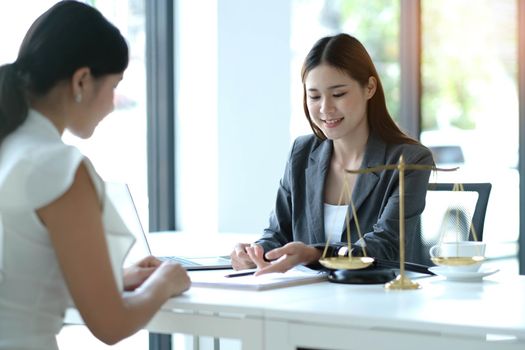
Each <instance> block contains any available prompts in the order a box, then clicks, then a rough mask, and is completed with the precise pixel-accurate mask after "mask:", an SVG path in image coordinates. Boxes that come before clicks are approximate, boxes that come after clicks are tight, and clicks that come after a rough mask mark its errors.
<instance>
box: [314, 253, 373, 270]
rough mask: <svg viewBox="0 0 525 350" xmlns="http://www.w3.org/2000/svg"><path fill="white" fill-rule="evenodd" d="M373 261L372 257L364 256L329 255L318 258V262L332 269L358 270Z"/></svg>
mask: <svg viewBox="0 0 525 350" xmlns="http://www.w3.org/2000/svg"><path fill="white" fill-rule="evenodd" d="M373 262H374V258H371V257H368V256H364V257H355V256H352V257H345V256H338V257H331V258H324V259H320V260H319V263H320V264H321V265H323V266H324V267H327V268H329V269H333V270H359V269H364V268H366V267H368V266H370V265H372V263H373Z"/></svg>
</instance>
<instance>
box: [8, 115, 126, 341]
mask: <svg viewBox="0 0 525 350" xmlns="http://www.w3.org/2000/svg"><path fill="white" fill-rule="evenodd" d="M81 162H83V163H84V164H85V166H86V168H87V169H88V172H89V174H90V176H91V178H92V180H93V183H94V185H95V188H96V190H97V194H98V196H99V199H100V202H101V207H102V208H103V211H102V215H103V223H104V229H105V234H106V239H107V242H108V247H109V251H110V252H109V254H110V256H111V264H112V268H113V272H114V275H115V277H116V279H117V284H118V286H119V288H121V289H122V264H123V262H124V258H125V256H126V255H127V253H128V251H129V249H130V248H131V246H132V244H133V242H134V237H133V235H132V234H131V232H130V231H129V230H128V228H127V227H126V225H125V224H124V222H123V221H122V219H121V218H120V216H119V215H118V214H117V211H116V210H115V207H114V206H113V204H112V203H111V202H110V201H109V199H108V197H107V195H106V193H105V185H104V181H103V180H102V179H101V178H100V177H99V176H98V175H97V173H96V171H95V170H94V168H93V166H92V164H91V162H90V161H89V160H88V159H87V158H86V157H84V156H83V155H82V154H81V153H80V151H79V150H78V149H77V148H75V147H73V146H69V145H66V144H64V143H63V141H62V139H61V136H60V134H59V132H58V131H57V129H56V128H55V127H54V125H53V124H52V123H51V122H50V120H49V119H47V118H46V117H44V116H43V115H41V114H40V113H38V112H37V111H35V110H30V111H29V113H28V116H27V119H26V120H25V122H24V123H23V124H22V125H21V126H20V127H18V128H17V129H16V130H15V131H14V132H13V133H11V134H10V135H9V136H7V137H6V138H5V139H4V141H3V142H2V143H1V144H0V349H46V350H48V349H58V346H57V342H56V338H55V335H56V334H57V333H58V332H59V331H60V329H61V327H62V323H63V318H64V313H65V310H66V308H67V307H68V306H70V305H71V298H70V296H69V292H68V289H67V286H66V284H65V282H64V278H63V275H62V271H61V269H60V266H59V264H58V261H57V257H56V254H55V251H54V249H53V245H52V244H51V242H50V239H49V234H48V232H47V229H46V227H45V226H44V225H43V224H42V222H41V221H40V220H39V218H38V216H37V214H36V210H37V209H38V208H41V207H43V206H45V205H47V204H49V203H52V202H53V201H54V200H56V199H58V198H59V197H60V196H61V195H63V194H64V193H65V192H66V191H67V190H68V189H69V188H70V187H71V185H72V184H73V180H74V176H75V173H76V171H77V169H78V167H79V165H80V163H81Z"/></svg>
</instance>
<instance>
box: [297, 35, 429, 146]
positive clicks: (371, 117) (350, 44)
mask: <svg viewBox="0 0 525 350" xmlns="http://www.w3.org/2000/svg"><path fill="white" fill-rule="evenodd" d="M321 64H327V65H329V66H331V67H334V68H336V69H338V70H340V71H342V72H344V73H346V74H348V76H350V77H351V78H352V79H354V80H356V81H357V82H358V83H359V84H360V85H361V86H363V87H365V86H367V84H368V81H369V78H370V77H374V78H375V79H376V81H377V88H376V91H375V94H374V96H372V97H371V98H370V99H369V100H368V103H367V120H368V125H369V128H370V131H372V132H375V133H376V134H377V135H378V136H379V137H380V138H381V139H383V141H385V142H387V143H396V144H399V143H411V144H417V143H419V142H418V141H416V140H414V139H413V138H411V137H410V136H408V135H406V134H405V133H403V132H402V131H401V130H400V129H399V127H398V126H397V125H396V123H395V122H394V120H393V119H392V117H391V116H390V113H388V109H387V108H386V101H385V93H384V91H383V86H382V85H381V80H380V79H379V75H378V74H377V71H376V68H375V66H374V63H373V62H372V59H371V58H370V55H369V54H368V52H367V51H366V49H365V47H364V46H363V44H361V42H359V40H357V39H356V38H354V37H353V36H350V35H348V34H338V35H335V36H328V37H324V38H322V39H320V40H318V41H317V42H316V43H315V45H314V46H313V47H312V49H311V50H310V52H309V53H308V55H307V56H306V58H305V60H304V64H303V68H302V71H301V76H302V81H303V108H304V113H305V114H306V118H307V119H308V122H309V123H310V127H311V128H312V130H313V132H314V134H315V135H316V136H317V137H318V138H319V139H321V140H325V139H326V136H325V134H324V133H323V132H322V131H321V129H319V128H318V127H317V125H315V123H314V122H313V121H312V118H311V116H310V113H309V112H308V106H307V95H306V86H305V80H306V77H307V75H308V73H310V71H311V70H312V69H314V68H315V67H317V66H319V65H321Z"/></svg>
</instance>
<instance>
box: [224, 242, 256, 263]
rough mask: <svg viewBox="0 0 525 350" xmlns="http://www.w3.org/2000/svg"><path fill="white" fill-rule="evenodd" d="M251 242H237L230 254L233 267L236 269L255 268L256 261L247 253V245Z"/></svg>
mask: <svg viewBox="0 0 525 350" xmlns="http://www.w3.org/2000/svg"><path fill="white" fill-rule="evenodd" d="M249 246H250V244H249V243H237V244H236V245H235V248H234V250H233V252H231V254H230V258H231V261H232V267H233V268H234V269H235V270H245V269H253V268H254V267H255V263H254V262H253V260H252V259H251V258H250V257H249V256H248V254H247V253H246V247H249Z"/></svg>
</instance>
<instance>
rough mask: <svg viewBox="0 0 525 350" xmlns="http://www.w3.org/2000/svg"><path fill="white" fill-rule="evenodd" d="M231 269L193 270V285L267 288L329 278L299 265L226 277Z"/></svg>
mask: <svg viewBox="0 0 525 350" xmlns="http://www.w3.org/2000/svg"><path fill="white" fill-rule="evenodd" d="M230 273H232V271H231V270H215V271H191V272H189V275H190V278H191V284H192V286H193V287H215V288H232V289H248V290H267V289H273V288H281V287H288V286H296V285H300V284H308V283H314V282H320V281H324V280H326V279H327V274H326V273H324V272H320V271H316V270H312V269H309V268H306V267H304V266H297V267H295V268H293V269H291V270H289V271H287V272H285V273H268V274H264V275H261V276H254V275H253V274H251V275H248V276H239V277H226V275H228V274H230Z"/></svg>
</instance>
